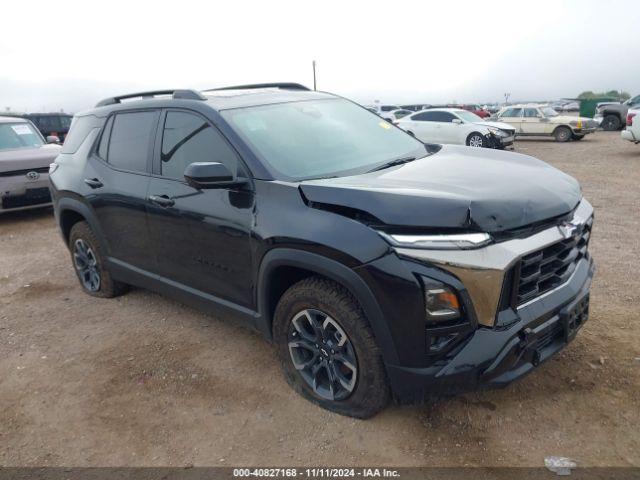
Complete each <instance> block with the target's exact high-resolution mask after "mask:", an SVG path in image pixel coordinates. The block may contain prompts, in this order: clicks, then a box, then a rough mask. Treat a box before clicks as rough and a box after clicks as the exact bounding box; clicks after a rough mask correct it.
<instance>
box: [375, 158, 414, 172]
mask: <svg viewBox="0 0 640 480" xmlns="http://www.w3.org/2000/svg"><path fill="white" fill-rule="evenodd" d="M415 159H416V157H403V158H396V159H395V160H391V161H389V162H387V163H383V164H382V165H379V166H377V167H376V168H373V169H371V170H369V171H368V172H367V173H371V172H377V171H378V170H384V169H385V168H389V167H395V166H396V165H402V164H404V163H409V162H413V161H414V160H415Z"/></svg>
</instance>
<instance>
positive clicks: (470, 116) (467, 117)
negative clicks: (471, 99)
mask: <svg viewBox="0 0 640 480" xmlns="http://www.w3.org/2000/svg"><path fill="white" fill-rule="evenodd" d="M455 114H456V115H457V116H458V117H460V118H461V119H462V120H464V121H465V122H470V123H476V122H484V120H483V119H482V118H481V117H479V116H478V115H476V114H475V113H473V112H469V111H467V110H460V111H456V112H455Z"/></svg>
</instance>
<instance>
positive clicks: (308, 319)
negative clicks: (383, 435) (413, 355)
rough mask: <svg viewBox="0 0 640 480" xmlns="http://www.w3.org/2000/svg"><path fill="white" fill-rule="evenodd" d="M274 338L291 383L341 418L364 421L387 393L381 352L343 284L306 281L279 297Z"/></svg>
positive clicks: (314, 279) (385, 400) (379, 407)
mask: <svg viewBox="0 0 640 480" xmlns="http://www.w3.org/2000/svg"><path fill="white" fill-rule="evenodd" d="M273 337H274V340H275V342H276V345H277V349H278V355H279V357H280V361H281V362H282V369H283V372H284V376H285V378H286V380H287V382H288V383H289V385H290V386H291V387H292V388H293V389H294V390H295V391H296V392H298V393H299V394H300V395H302V396H303V397H305V398H306V399H307V400H310V401H311V402H313V403H315V404H317V405H319V406H321V407H322V408H325V409H327V410H330V411H332V412H335V413H339V414H340V415H347V416H350V417H355V418H368V417H371V416H373V415H375V414H376V413H378V412H379V411H380V410H382V409H383V408H384V407H385V406H386V405H387V403H388V402H389V398H390V393H389V385H388V382H387V377H386V373H385V368H384V364H383V362H382V356H381V354H380V350H379V348H378V345H377V343H376V340H375V338H374V336H373V332H372V330H371V327H370V325H369V322H368V321H367V319H366V317H365V315H364V312H363V311H362V309H361V307H360V305H359V304H358V302H357V301H356V299H355V298H354V297H353V296H352V295H351V293H349V291H348V290H346V289H345V288H344V287H342V286H341V285H339V284H337V283H335V282H333V281H331V280H328V279H325V278H322V277H310V278H306V279H304V280H301V281H300V282H298V283H296V284H295V285H293V286H292V287H290V288H289V289H288V290H287V291H286V292H285V293H284V294H283V295H282V297H281V298H280V301H279V302H278V306H277V307H276V311H275V315H274V321H273Z"/></svg>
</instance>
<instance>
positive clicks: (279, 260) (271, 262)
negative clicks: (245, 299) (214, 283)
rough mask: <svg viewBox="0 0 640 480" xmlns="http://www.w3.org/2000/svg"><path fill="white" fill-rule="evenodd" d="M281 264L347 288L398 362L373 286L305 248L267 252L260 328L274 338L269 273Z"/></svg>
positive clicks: (389, 358) (390, 359)
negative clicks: (319, 276)
mask: <svg viewBox="0 0 640 480" xmlns="http://www.w3.org/2000/svg"><path fill="white" fill-rule="evenodd" d="M279 267H294V268H300V269H304V270H308V271H310V272H313V273H316V274H318V275H322V276H324V277H327V278H329V279H331V280H333V281H335V282H337V283H339V284H340V285H342V286H343V287H344V288H346V289H347V290H349V292H350V293H351V294H352V295H353V296H354V297H355V298H356V300H358V302H359V303H360V306H361V307H362V309H363V310H364V313H365V315H366V316H367V320H368V321H369V324H370V325H371V329H372V330H373V334H374V336H375V338H376V341H377V343H378V347H379V348H380V351H381V352H382V356H383V358H384V361H385V362H386V363H394V362H397V361H398V354H397V351H396V348H395V346H394V343H393V340H392V336H391V332H390V330H389V327H388V325H387V324H386V321H385V318H384V315H383V313H382V310H381V308H380V306H379V305H378V302H377V301H376V299H375V296H374V295H373V293H372V291H371V289H370V288H369V287H368V285H367V284H366V282H365V281H364V280H363V279H362V278H361V277H360V276H359V275H358V274H357V273H356V272H354V271H353V270H352V269H351V268H349V267H347V266H345V265H343V264H342V263H339V262H337V261H336V260H332V259H330V258H327V257H324V256H322V255H318V254H315V253H312V252H307V251H304V250H296V249H292V248H276V249H273V250H270V251H269V252H267V254H266V255H265V256H264V257H263V259H262V261H261V263H260V268H259V271H258V282H257V297H258V311H259V312H260V316H259V318H258V320H257V322H258V324H257V327H258V329H259V330H260V331H261V332H262V333H263V334H264V335H265V336H266V337H267V338H268V339H270V340H271V339H272V338H273V334H272V325H273V318H272V317H273V316H272V315H271V313H270V312H271V308H270V306H271V305H270V304H269V301H270V300H269V283H270V276H271V275H273V273H274V272H275V270H276V269H277V268H279Z"/></svg>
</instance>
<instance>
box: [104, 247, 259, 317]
mask: <svg viewBox="0 0 640 480" xmlns="http://www.w3.org/2000/svg"><path fill="white" fill-rule="evenodd" d="M107 264H108V268H109V272H110V273H111V275H112V277H113V278H114V279H116V280H119V281H121V282H123V283H127V284H129V285H134V286H136V287H141V288H144V289H147V290H151V291H154V292H157V293H159V294H161V295H163V296H166V297H169V298H172V299H174V300H177V301H179V302H181V303H184V304H185V305H189V306H191V307H193V308H196V309H198V310H200V311H202V312H204V313H207V314H211V315H213V316H217V317H224V318H230V319H232V320H233V321H236V322H240V323H242V324H243V325H246V326H250V327H251V328H253V329H258V326H257V325H258V321H259V319H260V314H259V313H258V312H256V311H254V310H251V309H249V308H246V307H243V306H242V305H238V304H236V303H233V302H229V301H228V300H224V299H222V298H219V297H216V296H215V295H211V294H209V293H205V292H203V291H201V290H197V289H195V288H191V287H189V286H187V285H184V284H182V283H179V282H175V281H173V280H171V279H168V278H166V277H162V276H160V275H156V274H154V273H151V272H148V271H146V270H142V269H141V268H137V267H135V266H133V265H131V264H129V263H126V262H123V261H121V260H118V259H116V258H113V257H109V258H107Z"/></svg>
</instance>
